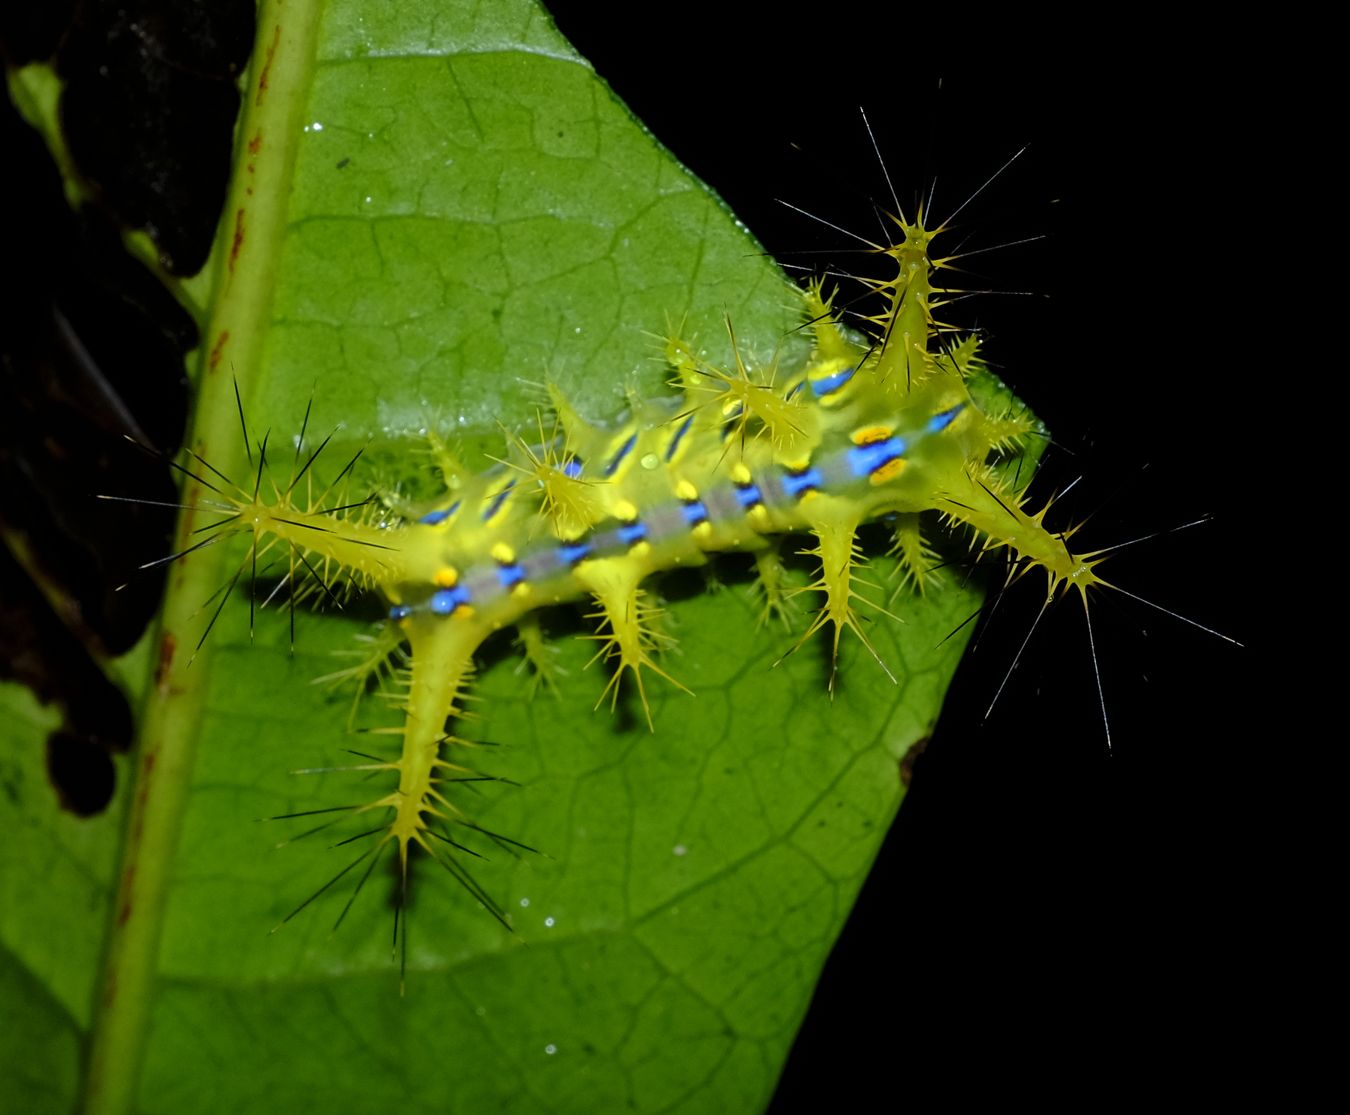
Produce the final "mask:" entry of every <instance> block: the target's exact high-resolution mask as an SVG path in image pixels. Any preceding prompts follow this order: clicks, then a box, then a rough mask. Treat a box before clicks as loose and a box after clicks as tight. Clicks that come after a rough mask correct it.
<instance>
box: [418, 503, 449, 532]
mask: <svg viewBox="0 0 1350 1115" xmlns="http://www.w3.org/2000/svg"><path fill="white" fill-rule="evenodd" d="M458 510H459V500H455V502H454V503H452V504H451V505H450V506H449V507H447V508H446V509H445V510H444V511H430V512H428V513H427V514H425V515H423V516H422V517H421V518H420V519H418V520H417V521H418V522H419V523H426V525H427V526H429V527H434V526H436V525H437V524H438V523H443V522H445V520H446V519H448V518H450V516H451V515H453V514H454V513H455V512H456V511H458Z"/></svg>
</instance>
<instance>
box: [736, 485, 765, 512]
mask: <svg viewBox="0 0 1350 1115" xmlns="http://www.w3.org/2000/svg"><path fill="white" fill-rule="evenodd" d="M736 498H737V499H738V500H740V502H741V506H742V507H744V508H745V509H746V510H747V511H749V510H750V508H752V507H754V506H755V505H756V504H760V503H763V502H764V497H763V496H762V495H760V494H759V488H758V487H756V486H755V485H754V484H745V485H740V484H738V485H737V486H736Z"/></svg>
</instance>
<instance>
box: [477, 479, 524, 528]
mask: <svg viewBox="0 0 1350 1115" xmlns="http://www.w3.org/2000/svg"><path fill="white" fill-rule="evenodd" d="M515 486H516V482H515V481H514V480H512V481H511V483H509V484H507V485H506V487H505V488H503V489H502V490H501V491H500V492H498V493H497V494H496V495H495V496H493V497H492V502H491V503H489V504H488V505H487V510H486V511H484V512H483V522H485V523H487V522H491V521H492V519H493V518H494V517H495V516H496V514H497V512H498V511H500V510H501V509H502V504H504V503H505V502H506V497H507V496H509V495H510V494H511V489H512V488H514V487H515Z"/></svg>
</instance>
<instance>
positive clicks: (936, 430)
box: [928, 403, 966, 434]
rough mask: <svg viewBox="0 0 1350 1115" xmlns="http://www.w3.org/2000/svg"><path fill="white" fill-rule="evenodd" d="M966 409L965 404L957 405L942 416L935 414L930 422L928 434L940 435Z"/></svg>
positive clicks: (945, 411)
mask: <svg viewBox="0 0 1350 1115" xmlns="http://www.w3.org/2000/svg"><path fill="white" fill-rule="evenodd" d="M965 409H966V404H965V403H957V404H956V406H954V407H952V408H951V410H944V411H943V412H942V413H941V414H935V415H933V417H932V418H930V419H929V420H928V432H929V433H930V434H940V433H942V431H943V430H945V429H946V428H947V427H948V426H950V425H951V424H952V422H953V421H954V420H955V419H956V416H957V415H958V414H960V413H961V412H962V411H963V410H965Z"/></svg>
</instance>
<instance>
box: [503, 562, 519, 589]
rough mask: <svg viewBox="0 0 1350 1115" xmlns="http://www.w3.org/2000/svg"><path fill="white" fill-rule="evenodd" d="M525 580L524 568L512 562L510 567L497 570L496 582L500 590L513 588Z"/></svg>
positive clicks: (505, 566) (504, 566)
mask: <svg viewBox="0 0 1350 1115" xmlns="http://www.w3.org/2000/svg"><path fill="white" fill-rule="evenodd" d="M524 579H525V568H524V566H522V565H518V564H516V563H515V562H512V563H511V564H510V565H503V566H499V567H498V569H497V582H498V583H499V584H500V585H501V586H502V588H505V589H510V588H515V587H516V585H518V584H520V582H521V581H523V580H524Z"/></svg>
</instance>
